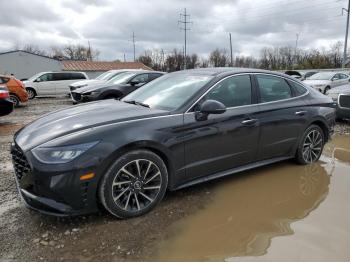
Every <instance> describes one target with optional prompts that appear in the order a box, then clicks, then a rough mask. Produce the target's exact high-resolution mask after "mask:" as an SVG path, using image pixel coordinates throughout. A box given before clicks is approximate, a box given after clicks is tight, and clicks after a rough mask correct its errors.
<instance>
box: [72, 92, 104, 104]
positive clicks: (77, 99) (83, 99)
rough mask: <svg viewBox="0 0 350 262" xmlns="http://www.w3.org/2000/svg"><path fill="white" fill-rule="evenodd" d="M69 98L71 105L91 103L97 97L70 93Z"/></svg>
mask: <svg viewBox="0 0 350 262" xmlns="http://www.w3.org/2000/svg"><path fill="white" fill-rule="evenodd" d="M71 98H72V101H73V103H84V102H92V101H95V100H98V95H97V96H94V95H83V94H81V93H77V92H71Z"/></svg>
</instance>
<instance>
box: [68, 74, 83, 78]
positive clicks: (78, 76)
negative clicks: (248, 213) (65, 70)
mask: <svg viewBox="0 0 350 262" xmlns="http://www.w3.org/2000/svg"><path fill="white" fill-rule="evenodd" d="M70 78H71V79H86V77H85V75H84V74H82V73H70Z"/></svg>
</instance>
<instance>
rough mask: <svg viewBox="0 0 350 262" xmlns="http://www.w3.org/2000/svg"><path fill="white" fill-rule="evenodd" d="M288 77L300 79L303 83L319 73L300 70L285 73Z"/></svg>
mask: <svg viewBox="0 0 350 262" xmlns="http://www.w3.org/2000/svg"><path fill="white" fill-rule="evenodd" d="M284 73H285V74H286V75H289V76H291V77H294V78H296V79H299V80H301V81H303V80H306V79H308V78H309V77H310V76H312V75H314V74H316V73H318V71H299V70H287V71H285V72H284Z"/></svg>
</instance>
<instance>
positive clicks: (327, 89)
mask: <svg viewBox="0 0 350 262" xmlns="http://www.w3.org/2000/svg"><path fill="white" fill-rule="evenodd" d="M330 89H331V88H330V87H329V86H326V87H325V89H324V90H323V94H327V92H328V91H329V90H330Z"/></svg>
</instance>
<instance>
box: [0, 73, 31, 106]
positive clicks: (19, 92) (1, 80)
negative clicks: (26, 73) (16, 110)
mask: <svg viewBox="0 0 350 262" xmlns="http://www.w3.org/2000/svg"><path fill="white" fill-rule="evenodd" d="M0 84H1V85H6V87H7V89H8V90H9V93H10V99H11V101H12V103H13V105H14V106H15V107H17V106H19V105H20V104H21V103H26V102H27V101H28V94H27V91H26V89H25V87H24V84H23V83H22V82H21V81H20V80H18V79H16V78H15V77H14V76H5V75H0Z"/></svg>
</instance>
